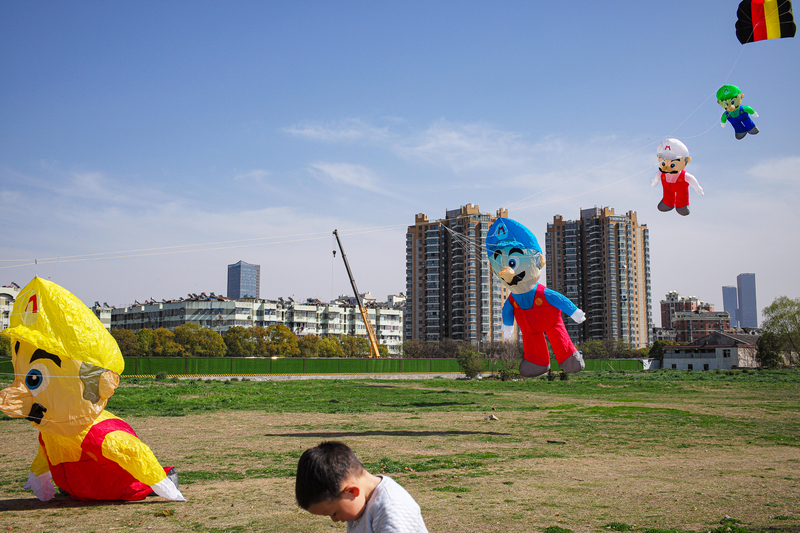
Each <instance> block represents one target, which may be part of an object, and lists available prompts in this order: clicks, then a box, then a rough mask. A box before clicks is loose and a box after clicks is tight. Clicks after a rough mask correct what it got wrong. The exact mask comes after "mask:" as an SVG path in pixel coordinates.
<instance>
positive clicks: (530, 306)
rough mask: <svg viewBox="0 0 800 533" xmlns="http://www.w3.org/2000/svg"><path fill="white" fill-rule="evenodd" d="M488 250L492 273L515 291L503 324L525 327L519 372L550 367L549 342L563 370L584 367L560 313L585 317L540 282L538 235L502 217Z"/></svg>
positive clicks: (489, 237)
mask: <svg viewBox="0 0 800 533" xmlns="http://www.w3.org/2000/svg"><path fill="white" fill-rule="evenodd" d="M486 252H487V253H488V254H489V264H490V265H491V267H492V271H493V272H494V273H495V274H497V276H498V277H499V278H500V279H501V280H502V282H503V285H505V286H506V287H507V288H508V290H509V291H511V294H510V295H509V297H508V300H506V303H505V304H504V305H503V325H505V326H513V325H514V321H515V320H516V322H517V325H518V326H519V329H520V331H522V347H523V350H524V352H525V354H524V358H523V360H522V363H521V364H520V366H519V372H520V374H522V375H523V376H527V377H533V376H539V375H541V374H544V373H545V372H547V371H548V370H549V369H550V353H549V352H548V350H547V341H548V340H549V341H550V346H551V347H552V348H553V354H554V355H555V356H556V361H557V362H558V365H559V366H560V367H561V370H563V371H564V372H571V373H572V372H580V371H581V370H583V369H584V367H585V364H584V362H583V356H582V354H581V352H579V351H578V350H577V349H575V346H574V345H573V344H572V341H571V340H570V338H569V335H568V334H567V329H566V327H564V321H563V320H562V318H561V313H562V311H563V312H564V313H566V314H567V316H569V317H570V318H571V319H572V320H574V321H575V322H577V323H579V324H580V323H581V322H583V321H584V320H586V317H585V316H584V313H583V311H581V310H580V309H578V307H577V306H576V305H575V304H574V303H572V302H571V301H570V300H569V299H568V298H567V297H566V296H564V295H563V294H561V293H559V292H556V291H553V290H550V289H547V288H545V287H544V286H543V285H541V284H540V283H538V281H539V276H540V274H541V272H542V269H543V268H544V264H545V260H544V254H542V249H541V248H540V247H539V241H537V240H536V236H534V234H533V233H531V231H530V230H529V229H528V228H526V227H525V226H523V225H522V224H520V223H519V222H517V221H516V220H511V219H510V218H498V219H497V220H495V221H494V224H492V225H491V227H490V228H489V232H488V234H487V237H486ZM545 336H546V338H545Z"/></svg>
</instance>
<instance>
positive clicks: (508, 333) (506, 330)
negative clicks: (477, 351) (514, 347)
mask: <svg viewBox="0 0 800 533" xmlns="http://www.w3.org/2000/svg"><path fill="white" fill-rule="evenodd" d="M500 330H501V331H502V332H503V340H510V339H511V338H512V337H513V336H514V325H513V324H512V325H510V326H506V325H503V326H502V327H501V328H500Z"/></svg>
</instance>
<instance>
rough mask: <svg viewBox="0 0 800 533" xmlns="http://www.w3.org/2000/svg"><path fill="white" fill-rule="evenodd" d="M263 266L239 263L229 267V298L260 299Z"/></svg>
mask: <svg viewBox="0 0 800 533" xmlns="http://www.w3.org/2000/svg"><path fill="white" fill-rule="evenodd" d="M260 297H261V265H251V264H250V263H245V262H244V261H239V262H238V263H234V264H232V265H228V298H234V299H238V298H260Z"/></svg>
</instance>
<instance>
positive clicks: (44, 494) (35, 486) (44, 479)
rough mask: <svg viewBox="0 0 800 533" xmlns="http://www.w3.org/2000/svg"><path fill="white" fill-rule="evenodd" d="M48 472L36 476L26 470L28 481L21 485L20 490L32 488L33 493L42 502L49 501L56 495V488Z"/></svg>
mask: <svg viewBox="0 0 800 533" xmlns="http://www.w3.org/2000/svg"><path fill="white" fill-rule="evenodd" d="M52 478H53V476H52V474H50V472H45V473H44V474H42V475H40V476H37V475H35V474H34V473H33V472H28V482H27V483H25V485H23V486H22V490H33V493H34V494H35V495H36V497H37V498H39V499H40V500H41V501H43V502H49V501H50V500H52V499H53V497H54V496H55V495H56V488H55V487H54V486H53V482H52V481H50V480H51V479H52Z"/></svg>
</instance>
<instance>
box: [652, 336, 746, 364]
mask: <svg viewBox="0 0 800 533" xmlns="http://www.w3.org/2000/svg"><path fill="white" fill-rule="evenodd" d="M757 341H758V335H737V334H732V333H720V332H715V333H711V334H710V335H706V336H705V337H702V338H700V339H697V340H695V341H693V342H692V343H690V344H689V345H688V346H664V363H663V366H662V368H668V369H676V370H716V369H718V368H719V369H726V370H727V369H732V368H755V367H757V366H758V363H757V362H756V342H757Z"/></svg>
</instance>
